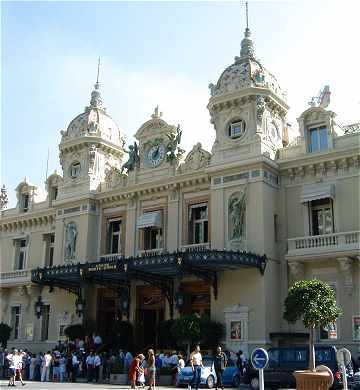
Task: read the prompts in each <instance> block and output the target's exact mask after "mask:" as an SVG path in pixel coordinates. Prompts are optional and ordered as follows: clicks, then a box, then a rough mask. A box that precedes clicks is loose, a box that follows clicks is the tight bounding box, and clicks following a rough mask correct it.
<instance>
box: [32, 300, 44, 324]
mask: <svg viewBox="0 0 360 390" xmlns="http://www.w3.org/2000/svg"><path fill="white" fill-rule="evenodd" d="M43 307H44V303H43V301H42V299H41V295H39V297H38V300H37V301H36V303H35V305H34V310H35V316H36V318H37V319H38V320H39V319H40V317H41V316H42V312H43Z"/></svg>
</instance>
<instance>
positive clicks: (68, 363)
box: [66, 352, 73, 382]
mask: <svg viewBox="0 0 360 390" xmlns="http://www.w3.org/2000/svg"><path fill="white" fill-rule="evenodd" d="M66 376H67V379H68V382H72V379H73V364H72V355H71V353H70V352H68V354H67V356H66Z"/></svg>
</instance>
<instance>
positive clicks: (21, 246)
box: [15, 239, 27, 270]
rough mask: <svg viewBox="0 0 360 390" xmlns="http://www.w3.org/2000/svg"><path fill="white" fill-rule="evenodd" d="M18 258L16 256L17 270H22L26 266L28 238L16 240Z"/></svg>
mask: <svg viewBox="0 0 360 390" xmlns="http://www.w3.org/2000/svg"><path fill="white" fill-rule="evenodd" d="M15 245H16V252H15V253H16V258H15V270H22V269H25V268H26V252H27V247H26V240H25V239H22V240H16V243H15Z"/></svg>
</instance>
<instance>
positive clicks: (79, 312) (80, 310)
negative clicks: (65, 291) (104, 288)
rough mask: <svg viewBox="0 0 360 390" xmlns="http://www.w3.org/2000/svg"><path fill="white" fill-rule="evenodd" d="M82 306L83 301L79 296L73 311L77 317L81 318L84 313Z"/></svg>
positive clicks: (83, 304)
mask: <svg viewBox="0 0 360 390" xmlns="http://www.w3.org/2000/svg"><path fill="white" fill-rule="evenodd" d="M84 306H85V301H84V300H83V299H82V297H81V296H78V297H77V299H76V301H75V309H76V310H75V311H76V314H77V315H78V317H81V316H82V315H83V313H84Z"/></svg>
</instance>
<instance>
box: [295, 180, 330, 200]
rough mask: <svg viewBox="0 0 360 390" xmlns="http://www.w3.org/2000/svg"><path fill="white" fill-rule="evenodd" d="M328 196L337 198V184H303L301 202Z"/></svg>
mask: <svg viewBox="0 0 360 390" xmlns="http://www.w3.org/2000/svg"><path fill="white" fill-rule="evenodd" d="M326 198H331V199H335V184H329V183H316V184H307V185H304V186H303V190H302V193H301V203H306V202H311V201H312V200H318V199H326Z"/></svg>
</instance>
